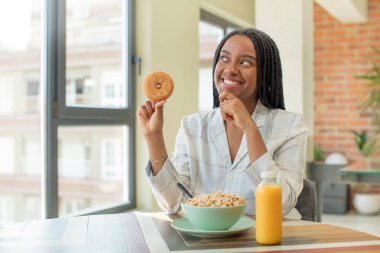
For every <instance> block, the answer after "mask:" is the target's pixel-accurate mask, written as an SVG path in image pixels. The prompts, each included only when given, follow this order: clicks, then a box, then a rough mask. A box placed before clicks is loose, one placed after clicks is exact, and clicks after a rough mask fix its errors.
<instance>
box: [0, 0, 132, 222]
mask: <svg viewBox="0 0 380 253" xmlns="http://www.w3.org/2000/svg"><path fill="white" fill-rule="evenodd" d="M132 3H133V0H91V1H89V0H66V1H55V0H14V1H9V2H8V1H5V2H4V1H2V2H0V66H1V68H0V121H1V124H0V186H1V187H0V200H1V202H0V227H1V226H2V225H4V224H6V223H9V222H19V221H24V220H26V219H37V218H42V217H43V218H53V217H58V216H62V215H67V214H79V213H81V214H82V213H98V212H117V211H122V210H127V209H130V208H133V207H134V206H135V190H134V182H133V181H132V179H133V178H134V171H133V169H134V167H135V166H134V154H132V153H131V152H133V150H134V148H131V147H133V146H134V137H133V133H134V130H135V129H134V125H135V108H134V88H133V85H132V82H133V78H132V74H131V73H132V63H131V59H132V44H131V42H132V41H133V38H132V36H133V33H132V29H131V27H133V24H132V21H133V20H132V18H131V17H132V16H131V13H132V11H133V6H132ZM20 5H22V6H23V8H20ZM9 24H12V25H9ZM41 52H42V53H41ZM41 66H42V67H41ZM109 140H111V141H110V143H111V144H106V146H107V148H104V147H105V146H104V145H105V144H104V143H105V142H107V141H109ZM105 150H108V151H105ZM111 152H115V153H111ZM106 153H108V155H106V159H108V160H109V161H111V160H112V161H113V162H114V163H111V164H108V163H104V159H105V157H103V155H104V154H106ZM41 189H42V190H41ZM41 207H43V208H42V209H41Z"/></svg>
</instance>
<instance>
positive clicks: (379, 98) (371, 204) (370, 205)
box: [353, 48, 380, 214]
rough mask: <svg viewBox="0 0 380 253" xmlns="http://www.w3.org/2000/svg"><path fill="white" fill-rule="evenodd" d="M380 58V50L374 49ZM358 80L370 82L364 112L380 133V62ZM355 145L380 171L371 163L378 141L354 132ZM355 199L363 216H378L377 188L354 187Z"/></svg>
mask: <svg viewBox="0 0 380 253" xmlns="http://www.w3.org/2000/svg"><path fill="white" fill-rule="evenodd" d="M372 49H373V50H374V51H375V53H376V54H377V55H378V56H379V60H380V50H379V49H378V48H372ZM356 77H357V78H358V79H363V80H368V81H369V84H368V95H367V98H366V100H365V101H364V102H363V103H362V105H361V110H362V112H370V113H371V116H372V125H373V126H374V128H375V129H374V130H375V133H377V134H379V133H380V61H378V62H372V68H371V69H370V70H369V71H368V72H367V73H366V74H364V75H358V76H356ZM353 133H354V136H355V144H356V146H357V148H358V149H359V151H360V153H361V154H362V155H363V156H364V157H365V158H366V162H367V164H368V167H369V168H370V169H379V168H377V167H376V166H374V164H373V163H371V159H370V157H371V156H372V155H373V154H375V153H376V150H377V149H378V145H377V141H376V139H372V140H369V138H368V134H367V132H366V131H361V132H357V131H353ZM375 138H376V135H375ZM353 188H354V189H353V192H354V198H353V204H354V207H355V209H356V210H357V211H358V212H359V213H362V214H376V213H378V212H379V211H380V194H379V192H378V190H376V188H374V187H372V185H369V184H357V185H354V187H353Z"/></svg>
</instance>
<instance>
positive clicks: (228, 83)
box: [223, 79, 239, 85]
mask: <svg viewBox="0 0 380 253" xmlns="http://www.w3.org/2000/svg"><path fill="white" fill-rule="evenodd" d="M223 82H224V83H225V84H227V85H238V84H239V82H235V81H231V80H226V79H225V80H224V81H223Z"/></svg>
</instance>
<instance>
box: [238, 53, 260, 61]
mask: <svg viewBox="0 0 380 253" xmlns="http://www.w3.org/2000/svg"><path fill="white" fill-rule="evenodd" d="M241 57H243V58H251V59H253V60H255V61H256V60H257V59H256V57H254V56H253V55H250V54H243V55H242V56H241Z"/></svg>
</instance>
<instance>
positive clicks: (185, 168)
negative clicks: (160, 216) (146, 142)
mask: <svg viewBox="0 0 380 253" xmlns="http://www.w3.org/2000/svg"><path fill="white" fill-rule="evenodd" d="M252 117H253V119H254V121H255V122H256V125H257V127H258V129H259V131H260V133H261V136H262V138H263V140H264V142H265V145H266V148H267V150H268V151H267V152H266V153H265V154H263V155H262V156H261V157H260V158H259V159H257V160H256V161H255V162H254V163H253V164H250V160H249V155H248V150H247V146H246V139H245V136H244V135H243V138H242V142H241V145H240V148H239V151H238V153H237V155H236V158H235V160H234V161H233V163H232V162H231V156H230V152H229V148H228V142H227V135H226V130H225V127H224V122H223V118H222V116H221V113H220V110H219V108H217V109H213V110H211V111H209V112H206V113H196V114H193V115H190V116H188V117H185V118H184V119H183V121H182V123H181V128H180V130H179V133H178V135H177V139H176V146H175V152H174V154H173V157H172V158H171V159H167V160H166V162H165V164H164V166H163V167H162V169H161V170H160V172H159V173H158V175H156V176H154V177H153V176H152V174H151V165H150V163H148V166H147V168H146V172H147V174H148V176H149V182H150V185H151V188H152V191H153V194H154V195H155V197H156V199H157V201H158V204H159V206H160V208H161V209H163V210H164V211H166V212H167V213H177V212H178V211H179V210H180V203H181V201H183V200H184V199H185V198H186V196H184V195H183V193H182V192H181V191H180V190H179V189H178V188H177V182H181V183H182V184H184V185H185V186H186V187H187V188H188V189H189V190H190V192H191V193H192V194H193V195H199V194H208V193H211V192H214V191H222V192H225V193H229V194H235V195H238V196H240V197H243V198H245V199H246V201H247V207H246V209H245V213H246V214H248V215H254V214H255V190H256V187H257V185H258V184H259V183H260V181H261V180H260V172H261V171H269V170H271V171H276V172H278V174H277V182H278V183H279V184H280V185H281V188H282V208H283V215H284V216H286V217H289V218H300V215H299V213H298V212H297V210H295V209H294V206H295V205H296V201H297V197H298V195H299V194H300V193H301V190H302V183H303V181H302V179H303V172H304V164H305V157H306V141H307V131H308V129H307V126H306V124H305V122H304V119H303V116H302V115H300V114H296V113H291V112H287V111H284V110H279V109H268V108H267V107H265V106H264V105H263V104H262V103H261V102H260V101H259V102H258V103H257V105H256V108H255V111H254V113H253V115H252Z"/></svg>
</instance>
